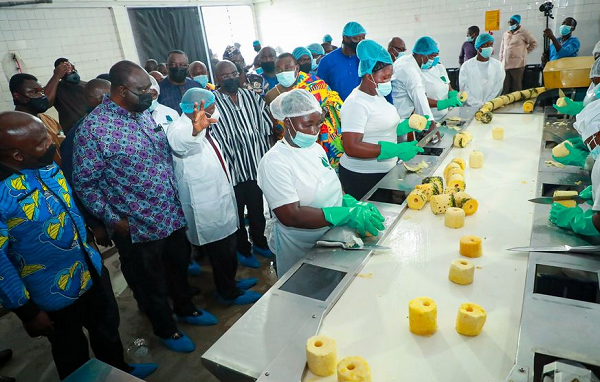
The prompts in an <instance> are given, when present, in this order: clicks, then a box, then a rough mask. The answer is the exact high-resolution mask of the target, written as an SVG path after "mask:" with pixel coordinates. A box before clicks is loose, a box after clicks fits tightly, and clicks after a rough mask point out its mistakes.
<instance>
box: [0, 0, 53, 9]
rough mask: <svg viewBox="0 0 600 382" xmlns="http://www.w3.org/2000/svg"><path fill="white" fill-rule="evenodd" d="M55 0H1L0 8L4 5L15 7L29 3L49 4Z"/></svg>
mask: <svg viewBox="0 0 600 382" xmlns="http://www.w3.org/2000/svg"><path fill="white" fill-rule="evenodd" d="M52 1H53V0H26V1H0V8H4V7H15V6H17V5H29V4H44V3H46V4H49V3H52Z"/></svg>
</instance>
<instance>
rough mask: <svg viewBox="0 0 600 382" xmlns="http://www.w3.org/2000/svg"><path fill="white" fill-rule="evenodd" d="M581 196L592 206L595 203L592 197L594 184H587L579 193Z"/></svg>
mask: <svg viewBox="0 0 600 382" xmlns="http://www.w3.org/2000/svg"><path fill="white" fill-rule="evenodd" d="M579 197H580V198H582V199H585V201H586V203H587V204H589V205H590V206H593V205H594V201H593V197H592V186H587V187H586V188H585V189H584V190H583V191H581V192H580V193H579Z"/></svg>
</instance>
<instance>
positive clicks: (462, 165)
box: [452, 158, 467, 170]
mask: <svg viewBox="0 0 600 382" xmlns="http://www.w3.org/2000/svg"><path fill="white" fill-rule="evenodd" d="M452 162H453V163H458V165H459V166H460V168H462V169H463V170H464V169H465V168H466V167H467V164H466V162H465V160H464V159H462V158H454V159H452Z"/></svg>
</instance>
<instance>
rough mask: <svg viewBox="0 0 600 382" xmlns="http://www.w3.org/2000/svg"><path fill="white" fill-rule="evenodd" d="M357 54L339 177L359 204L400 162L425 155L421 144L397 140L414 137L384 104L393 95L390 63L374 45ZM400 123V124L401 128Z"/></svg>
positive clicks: (362, 47)
mask: <svg viewBox="0 0 600 382" xmlns="http://www.w3.org/2000/svg"><path fill="white" fill-rule="evenodd" d="M356 54H357V56H358V58H359V60H360V63H359V68H358V75H359V76H360V77H361V82H360V85H359V86H358V87H357V88H355V89H354V90H353V91H352V93H350V95H349V96H348V98H346V101H345V102H344V105H343V106H342V110H341V113H340V116H341V119H342V141H343V142H344V150H345V153H344V155H342V157H341V158H340V166H339V175H340V181H341V182H342V186H343V187H344V191H345V192H346V193H348V194H350V195H352V196H353V197H355V198H356V199H361V198H362V197H363V196H365V194H366V193H367V192H368V191H369V190H370V189H371V188H373V186H375V184H377V182H379V181H380V180H381V178H383V177H384V176H385V174H387V173H388V172H389V171H390V170H391V169H392V168H393V167H394V166H395V165H396V163H397V161H398V158H400V159H401V160H405V161H407V160H410V159H412V158H413V157H414V156H415V155H417V154H418V153H420V152H423V149H422V148H420V147H418V146H417V142H404V143H398V135H403V134H406V133H408V132H409V131H410V128H409V127H408V119H406V120H404V121H402V120H401V119H400V117H399V116H398V112H397V111H396V108H395V107H394V106H393V105H391V104H390V103H389V102H387V101H386V99H385V96H387V95H388V94H390V92H391V91H392V83H391V82H390V81H391V78H392V74H393V68H392V57H391V56H390V54H389V53H388V52H387V50H385V48H383V47H382V46H381V45H379V44H378V43H376V42H375V41H372V40H364V41H361V42H360V43H359V44H358V46H357V48H356ZM400 122H402V123H400Z"/></svg>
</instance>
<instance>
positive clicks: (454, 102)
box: [437, 93, 463, 110]
mask: <svg viewBox="0 0 600 382" xmlns="http://www.w3.org/2000/svg"><path fill="white" fill-rule="evenodd" d="M462 105H463V104H462V102H460V100H459V99H458V93H457V94H456V95H454V96H453V97H448V98H446V99H440V100H438V101H437V109H438V110H444V109H447V108H449V107H461V106H462Z"/></svg>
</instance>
